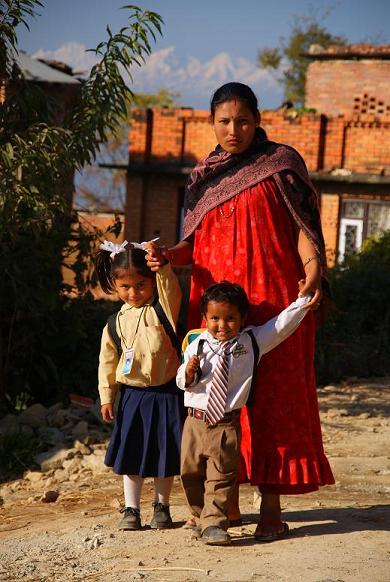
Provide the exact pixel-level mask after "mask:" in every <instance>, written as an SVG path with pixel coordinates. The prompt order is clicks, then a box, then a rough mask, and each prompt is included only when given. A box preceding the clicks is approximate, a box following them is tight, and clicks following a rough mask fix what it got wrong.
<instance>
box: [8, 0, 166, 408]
mask: <svg viewBox="0 0 390 582" xmlns="http://www.w3.org/2000/svg"><path fill="white" fill-rule="evenodd" d="M3 4H4V8H3V5H2V8H1V11H0V64H2V65H4V66H2V68H1V72H2V74H1V77H0V78H1V82H2V83H3V84H5V90H6V100H5V102H4V103H2V104H0V272H1V274H2V276H1V278H0V324H1V330H0V331H1V333H0V409H1V408H3V409H4V407H5V404H7V406H8V407H9V408H13V407H15V404H16V402H19V403H20V402H21V401H22V402H23V401H25V402H29V401H31V400H41V401H44V402H45V401H46V402H47V401H50V399H52V398H53V397H54V396H55V395H59V394H65V393H66V392H67V391H68V390H79V391H82V390H88V391H92V390H93V386H94V385H95V375H96V363H97V362H96V360H97V353H98V342H99V336H100V332H101V328H102V325H103V323H104V321H105V319H106V317H107V311H109V312H111V311H113V309H114V307H113V305H112V303H111V302H110V303H109V305H106V304H104V305H102V302H93V300H92V298H91V296H90V295H89V293H88V286H89V285H90V284H91V283H92V275H91V273H90V261H89V257H90V256H91V254H92V252H93V250H94V248H95V244H96V239H97V238H99V236H102V233H101V232H98V231H94V232H91V233H87V232H86V231H85V230H83V228H82V227H81V225H80V224H78V222H77V216H73V215H71V213H70V209H69V197H68V199H66V196H65V191H66V190H67V189H68V190H69V189H70V187H71V183H72V176H73V173H74V171H75V170H77V169H81V168H82V167H83V166H84V164H85V163H90V162H91V161H92V160H93V159H95V157H96V154H97V152H98V151H99V147H100V146H101V144H102V143H104V142H105V141H106V140H107V136H108V135H109V134H112V132H115V130H116V129H117V128H118V127H120V124H121V119H123V118H124V117H125V116H126V114H127V107H128V102H129V100H131V99H132V92H131V90H130V89H129V88H128V87H127V85H126V82H125V78H124V75H126V74H127V75H130V77H131V71H132V67H134V66H139V65H141V64H142V63H143V62H144V60H145V58H146V57H147V56H148V55H149V54H150V53H151V42H150V39H154V38H155V34H156V33H160V32H161V23H162V20H161V18H160V16H159V15H158V14H156V13H155V12H151V11H148V10H146V11H142V10H141V9H140V8H138V7H136V6H132V5H127V6H124V7H123V9H124V10H125V11H126V12H127V25H126V26H125V27H123V28H121V30H120V31H119V32H118V33H116V34H114V33H113V32H112V31H111V30H110V29H109V28H108V27H107V35H108V40H106V41H104V42H101V43H100V44H99V45H98V46H97V47H96V49H94V52H95V54H96V55H98V57H99V58H100V61H99V62H98V63H97V64H96V65H95V66H94V67H93V69H92V71H91V74H90V76H89V77H88V79H87V80H86V82H85V83H84V84H82V85H81V86H80V90H79V93H78V95H75V97H74V100H73V101H72V103H71V104H69V106H67V108H66V113H65V114H64V112H63V109H62V104H60V103H58V102H56V101H55V99H54V98H51V97H50V96H49V95H48V94H47V93H45V92H44V90H43V89H42V88H40V87H38V86H36V85H34V84H33V83H31V82H27V81H26V80H25V79H23V76H22V74H21V71H20V70H19V69H18V66H17V59H16V58H15V54H16V51H17V36H16V32H15V29H16V28H17V26H18V25H19V24H22V25H25V26H27V27H28V24H27V19H28V18H29V17H32V16H34V15H35V14H36V8H39V7H41V6H42V3H41V2H39V1H38V0H6V2H4V3H3ZM67 204H68V205H67ZM118 227H119V224H118V223H117V224H116V225H114V231H115V232H116V234H117V233H118ZM69 254H71V255H72V262H71V264H70V265H69V262H67V267H68V268H71V269H72V271H73V273H74V275H75V286H74V287H73V288H72V289H70V287H69V285H65V284H64V283H63V278H62V272H61V265H62V263H63V262H64V261H65V260H66V259H67V257H68V255H69ZM70 290H73V291H76V295H77V298H76V299H70V298H69V291H70ZM92 368H93V370H92Z"/></svg>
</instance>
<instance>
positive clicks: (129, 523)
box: [118, 507, 142, 530]
mask: <svg viewBox="0 0 390 582" xmlns="http://www.w3.org/2000/svg"><path fill="white" fill-rule="evenodd" d="M121 513H124V516H123V517H122V519H121V520H120V522H119V524H118V529H123V530H137V529H142V526H141V512H140V510H139V509H136V508H135V507H125V508H123V509H121Z"/></svg>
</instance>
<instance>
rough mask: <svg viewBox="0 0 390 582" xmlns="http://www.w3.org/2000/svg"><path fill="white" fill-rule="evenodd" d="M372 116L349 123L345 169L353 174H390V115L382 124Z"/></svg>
mask: <svg viewBox="0 0 390 582" xmlns="http://www.w3.org/2000/svg"><path fill="white" fill-rule="evenodd" d="M370 117H371V116H368V115H367V116H361V118H360V119H357V120H356V121H352V122H350V123H348V126H347V129H346V139H345V159H344V167H345V168H348V169H349V170H352V171H353V172H368V173H370V174H381V173H387V174H388V173H389V170H390V115H388V116H386V118H383V120H382V123H379V122H377V121H375V120H374V119H373V118H372V117H371V119H370Z"/></svg>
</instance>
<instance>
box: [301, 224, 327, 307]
mask: <svg viewBox="0 0 390 582" xmlns="http://www.w3.org/2000/svg"><path fill="white" fill-rule="evenodd" d="M298 253H299V256H300V257H301V261H302V264H303V269H304V271H305V275H306V276H305V279H304V280H303V281H302V284H303V287H302V288H301V289H300V295H313V297H312V299H311V301H309V303H307V304H306V305H305V307H304V309H313V308H314V309H317V308H318V307H319V305H320V302H321V297H322V290H321V259H320V257H319V255H318V253H317V252H316V250H315V248H314V245H313V243H312V242H311V241H310V240H309V239H308V238H307V236H306V235H305V233H304V232H303V230H299V233H298Z"/></svg>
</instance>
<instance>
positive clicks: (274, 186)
mask: <svg viewBox="0 0 390 582" xmlns="http://www.w3.org/2000/svg"><path fill="white" fill-rule="evenodd" d="M211 121H212V125H213V129H214V132H215V136H216V139H217V141H218V144H219V145H218V146H217V147H216V149H215V150H214V151H213V152H211V153H210V154H209V155H208V156H207V157H206V159H205V160H203V161H201V162H200V163H199V164H198V165H197V166H196V168H195V169H194V171H193V172H192V174H191V176H190V178H189V180H188V184H187V188H186V197H185V215H184V240H183V241H181V242H180V243H179V244H178V245H176V246H174V247H173V248H171V249H169V250H168V251H167V252H166V253H165V256H166V257H167V258H168V259H169V260H170V261H171V262H172V263H173V264H174V265H183V264H188V263H190V262H192V265H193V266H192V274H191V292H190V301H189V319H188V328H189V329H191V328H196V327H200V325H201V316H200V312H199V300H200V297H201V295H202V293H203V292H204V290H205V289H206V288H207V287H208V286H209V285H211V284H213V283H215V282H219V281H221V280H223V279H227V280H229V281H231V282H235V283H239V284H240V285H242V286H243V287H244V289H245V291H246V292H247V294H248V297H249V301H250V304H251V307H250V313H249V317H248V324H253V325H259V324H262V323H264V322H265V321H267V320H268V319H269V318H271V317H273V316H274V315H276V314H278V313H279V312H280V311H281V310H282V309H284V308H285V307H286V306H287V305H288V304H289V303H290V302H291V301H293V300H294V298H295V297H296V295H297V290H298V281H299V280H304V285H305V287H304V289H303V290H302V291H301V292H302V294H304V295H305V294H309V293H311V294H312V295H313V298H312V300H311V302H310V303H309V304H308V307H309V308H311V309H316V308H317V307H318V305H319V304H320V300H321V297H322V289H321V274H322V273H323V271H324V268H325V254H324V242H323V237H322V232H321V225H320V218H319V211H318V202H317V196H316V193H315V191H314V188H313V186H312V184H311V182H310V179H309V176H308V173H307V170H306V166H305V163H304V161H303V159H302V158H301V156H300V155H299V154H298V153H297V152H296V151H295V150H294V149H293V148H291V147H289V146H286V145H282V144H278V143H275V142H271V141H269V140H268V139H267V137H266V135H265V132H264V131H263V130H262V129H261V128H260V115H259V112H258V107H257V99H256V96H255V95H254V93H253V91H252V90H251V89H250V88H249V87H247V86H246V85H243V84H241V83H227V84H226V85H223V86H222V87H220V88H219V89H218V90H217V91H216V92H215V94H214V96H213V99H212V102H211ZM153 260H155V261H158V260H159V259H158V258H157V257H150V266H152V265H153ZM314 336H315V321H314V316H313V314H309V316H308V317H306V318H305V320H304V322H303V324H302V325H301V326H300V328H299V329H298V330H297V331H296V332H295V333H294V334H293V336H291V337H290V338H289V339H288V340H286V341H285V342H283V343H282V344H281V345H280V346H278V347H277V348H276V349H275V350H272V351H271V352H270V353H269V354H267V355H266V356H264V357H263V358H262V360H261V368H260V369H259V373H258V375H257V379H256V386H255V390H254V398H253V401H252V404H251V407H248V408H244V409H243V412H242V417H241V424H242V433H243V436H242V445H241V451H242V458H243V463H242V466H241V468H240V481H241V482H244V481H249V482H250V483H251V484H252V485H257V486H258V488H259V490H260V492H261V494H262V502H261V507H260V518H259V523H258V525H257V528H256V532H255V537H256V539H257V540H259V541H272V540H274V539H279V538H281V537H283V536H284V535H286V534H287V532H288V527H287V524H285V523H284V522H282V520H281V508H280V495H282V494H288V495H291V494H300V493H307V492H310V491H315V490H317V489H318V487H319V486H320V485H326V484H332V483H334V479H333V475H332V472H331V469H330V466H329V463H328V461H327V459H326V456H325V454H324V450H323V446H322V436H321V427H320V420H319V413H318V404H317V395H316V386H315V377H314V364H313V359H314Z"/></svg>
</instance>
